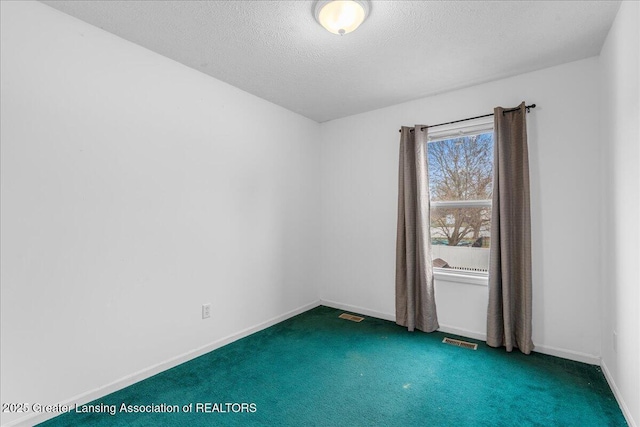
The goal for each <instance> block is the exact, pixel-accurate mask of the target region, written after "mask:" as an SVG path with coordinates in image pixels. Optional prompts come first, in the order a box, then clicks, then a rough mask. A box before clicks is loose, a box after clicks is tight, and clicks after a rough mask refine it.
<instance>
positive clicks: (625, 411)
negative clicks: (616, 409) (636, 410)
mask: <svg viewBox="0 0 640 427" xmlns="http://www.w3.org/2000/svg"><path fill="white" fill-rule="evenodd" d="M600 366H601V367H602V372H603V373H604V377H605V379H606V380H607V382H608V383H609V387H611V391H613V395H614V396H615V398H616V401H617V402H618V406H620V409H621V410H622V415H624V419H625V420H626V421H627V424H629V427H638V424H637V423H636V422H635V420H634V419H633V417H632V416H631V411H630V410H629V407H628V406H627V404H626V403H625V401H624V399H623V398H622V395H621V394H620V390H619V389H618V386H617V385H616V382H615V381H614V380H613V376H612V375H611V372H610V371H609V368H607V364H606V363H604V360H602V361H601V363H600Z"/></svg>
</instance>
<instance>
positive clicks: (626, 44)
mask: <svg viewBox="0 0 640 427" xmlns="http://www.w3.org/2000/svg"><path fill="white" fill-rule="evenodd" d="M639 6H640V5H639V4H638V3H637V2H623V3H622V5H621V6H620V10H619V11H618V15H617V17H616V20H615V22H614V25H613V27H612V28H611V30H610V32H609V35H608V36H607V40H606V42H605V44H604V46H603V48H602V52H601V54H600V65H601V70H602V76H601V77H602V78H601V91H602V99H601V139H600V140H601V145H600V147H601V155H602V158H603V159H605V164H606V167H605V170H604V174H603V177H604V179H603V181H604V182H605V192H604V194H605V198H604V203H603V205H602V206H603V213H604V221H603V222H602V226H603V227H602V230H601V231H602V236H603V245H602V251H601V257H602V260H603V276H602V305H603V310H602V312H603V322H602V325H603V327H602V363H603V367H604V368H605V372H607V374H608V377H609V380H610V382H611V383H612V386H613V388H614V391H615V392H616V394H617V396H618V400H619V401H620V402H621V403H622V406H623V409H624V411H625V415H626V416H627V419H628V420H629V423H630V424H631V425H636V426H638V425H640V316H639V314H638V313H639V312H640V292H639V291H638V286H639V284H640V270H639V269H640V249H639V244H640V228H639V227H638V221H639V220H640V207H639V200H638V199H639V197H640V174H639V173H638V165H639V164H640V107H639V104H640V85H639V84H638V80H639V78H640V77H639V76H640V31H639V30H638V28H639V27H640V7H639ZM614 331H615V332H616V333H617V339H616V343H615V344H614V338H613V334H614ZM631 419H632V420H633V421H631Z"/></svg>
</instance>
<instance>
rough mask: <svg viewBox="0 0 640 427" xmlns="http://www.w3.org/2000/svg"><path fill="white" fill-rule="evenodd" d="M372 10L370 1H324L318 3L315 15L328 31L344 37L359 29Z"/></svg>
mask: <svg viewBox="0 0 640 427" xmlns="http://www.w3.org/2000/svg"><path fill="white" fill-rule="evenodd" d="M370 10H371V5H370V2H369V1H368V0H324V1H317V2H316V6H315V8H314V14H315V17H316V21H318V23H319V24H320V25H322V26H323V27H324V28H326V30H327V31H329V32H330V33H333V34H340V35H341V36H343V35H345V34H348V33H350V32H352V31H354V30H355V29H356V28H358V27H359V26H360V24H362V23H363V22H364V20H365V19H367V16H369V11H370Z"/></svg>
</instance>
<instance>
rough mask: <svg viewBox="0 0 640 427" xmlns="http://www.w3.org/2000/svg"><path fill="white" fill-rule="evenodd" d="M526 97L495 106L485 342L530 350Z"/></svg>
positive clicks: (510, 349) (529, 234) (508, 348)
mask: <svg viewBox="0 0 640 427" xmlns="http://www.w3.org/2000/svg"><path fill="white" fill-rule="evenodd" d="M526 116H527V113H526V108H525V103H524V102H523V103H522V104H520V107H519V109H518V110H517V111H511V112H506V111H505V109H503V108H501V107H497V108H496V109H495V110H494V121H495V123H494V138H495V140H494V160H493V161H494V169H493V174H494V175H493V206H492V215H491V249H490V262H489V307H488V311H487V344H488V345H490V346H492V347H501V346H505V347H506V349H507V351H512V350H513V348H514V347H517V348H518V349H519V350H520V351H521V352H523V353H524V354H529V353H531V350H533V341H532V340H531V293H532V289H531V212H530V201H529V199H530V196H529V155H528V148H527V123H526Z"/></svg>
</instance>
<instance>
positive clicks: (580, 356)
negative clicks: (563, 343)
mask: <svg viewBox="0 0 640 427" xmlns="http://www.w3.org/2000/svg"><path fill="white" fill-rule="evenodd" d="M320 304H321V305H326V306H327V307H332V308H337V309H340V310H347V311H351V312H354V313H358V314H364V315H365V316H371V317H377V318H379V319H384V320H390V321H392V322H395V320H396V316H395V314H389V313H382V312H379V311H375V310H370V309H368V308H364V307H359V306H356V305H350V304H343V303H340V302H336V301H329V300H324V299H323V300H320ZM438 331H440V332H444V333H446V334H454V335H460V336H461V337H467V338H473V339H476V340H479V341H486V339H487V336H486V334H484V333H482V332H476V331H471V330H467V329H462V328H457V327H455V326H450V325H442V324H441V325H440V328H438ZM534 351H536V352H538V353H542V354H547V355H549V356H556V357H561V358H563V359H568V360H574V361H576V362H582V363H588V364H590V365H600V357H598V356H594V355H592V354H586V353H580V352H577V351H573V350H566V349H561V348H555V347H551V346H546V345H538V344H536V345H535V349H534Z"/></svg>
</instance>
